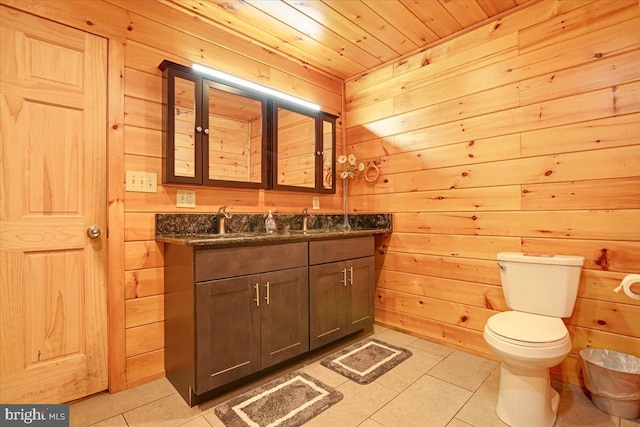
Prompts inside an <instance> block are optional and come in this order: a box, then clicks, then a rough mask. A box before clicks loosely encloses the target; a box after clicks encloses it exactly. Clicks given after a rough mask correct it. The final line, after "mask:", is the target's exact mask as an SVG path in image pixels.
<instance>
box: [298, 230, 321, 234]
mask: <svg viewBox="0 0 640 427" xmlns="http://www.w3.org/2000/svg"><path fill="white" fill-rule="evenodd" d="M328 231H330V230H289V233H292V234H320V233H327V232H328Z"/></svg>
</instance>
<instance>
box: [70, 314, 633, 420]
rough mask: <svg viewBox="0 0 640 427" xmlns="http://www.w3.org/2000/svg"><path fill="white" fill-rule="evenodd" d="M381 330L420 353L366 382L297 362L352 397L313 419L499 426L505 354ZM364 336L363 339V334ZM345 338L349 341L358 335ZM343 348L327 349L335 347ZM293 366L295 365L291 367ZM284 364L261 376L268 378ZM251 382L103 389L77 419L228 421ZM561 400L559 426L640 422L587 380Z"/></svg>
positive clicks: (564, 389)
mask: <svg viewBox="0 0 640 427" xmlns="http://www.w3.org/2000/svg"><path fill="white" fill-rule="evenodd" d="M374 334H375V335H373V336H375V338H377V339H380V340H382V341H385V342H388V343H389V344H394V345H397V346H400V347H406V348H408V349H410V350H411V352H412V353H413V356H412V357H410V358H409V359H407V360H406V361H404V362H402V363H401V364H400V365H398V366H397V367H395V368H394V369H393V370H391V371H389V372H387V373H386V374H384V375H383V376H381V377H380V378H378V379H377V380H376V381H374V382H372V383H371V384H368V385H359V384H356V383H354V382H353V381H350V380H348V379H346V378H344V377H343V376H341V375H339V374H337V373H335V372H333V371H331V370H329V369H327V368H325V367H323V366H322V365H320V363H319V362H318V360H320V359H321V358H322V357H323V356H324V355H325V354H321V355H317V357H314V359H313V360H311V361H309V360H307V361H305V362H304V363H301V364H299V365H298V366H295V367H294V368H293V369H300V370H302V371H304V372H306V373H308V374H309V375H311V376H313V377H315V378H317V379H319V380H320V381H322V382H324V383H325V384H327V385H329V386H331V387H334V388H336V389H338V390H340V391H341V392H342V394H343V395H344V398H343V399H342V400H341V401H340V402H339V403H337V404H336V405H334V406H332V407H331V408H329V409H328V410H327V411H325V412H323V413H322V414H320V415H318V416H317V417H315V418H313V419H312V420H310V421H309V422H308V423H307V424H305V425H306V426H315V427H334V426H339V427H348V426H359V427H411V426H419V427H430V426H447V427H469V426H474V427H497V426H504V425H505V424H503V423H502V422H501V421H500V420H499V419H498V418H497V416H496V414H495V401H496V396H497V393H498V382H499V378H500V370H499V369H498V368H499V365H498V363H497V362H495V361H493V360H489V359H484V358H482V357H478V356H474V355H471V354H468V353H464V352H461V351H457V350H452V349H450V348H448V347H445V346H441V345H438V344H434V343H431V342H428V341H425V340H421V339H418V338H415V337H412V336H410V335H406V334H403V333H400V332H397V331H393V330H390V329H386V328H382V327H378V326H376V327H375V328H374ZM362 338H363V337H362V336H359V337H357V338H356V340H360V339H362ZM351 342H352V341H350V342H347V343H344V344H343V346H347V345H349V344H350V343H351ZM334 351H336V349H331V350H330V351H327V352H326V353H327V354H330V353H333V352H334ZM290 370H291V369H290ZM281 374H282V372H279V373H277V374H274V375H272V376H270V377H269V378H265V379H264V380H262V381H260V383H264V382H266V381H268V380H271V379H273V378H274V377H276V376H278V375H281ZM256 385H257V383H253V384H251V385H247V386H246V387H244V388H242V389H239V390H236V391H234V392H233V393H229V394H226V395H224V396H220V397H218V398H215V399H213V400H211V401H208V402H205V403H203V404H201V405H198V406H195V407H193V408H190V407H189V406H188V405H187V404H186V403H185V402H184V401H183V400H182V398H181V397H180V396H179V395H178V393H177V392H176V391H175V390H174V388H173V386H172V385H171V384H170V383H169V382H168V381H167V380H166V379H164V378H163V379H160V380H157V381H154V382H152V383H148V384H144V385H142V386H139V387H136V388H134V389H130V390H126V391H123V392H120V393H116V394H108V393H103V394H99V395H96V396H93V397H91V398H88V399H85V400H82V401H80V402H76V403H74V404H72V405H71V408H70V411H71V414H70V416H71V425H72V426H94V427H126V426H131V427H133V426H135V427H138V426H150V427H151V426H153V427H162V426H168V427H173V426H185V427H224V425H223V424H222V422H221V421H220V420H219V419H218V418H217V417H216V415H215V414H214V408H215V406H217V405H218V404H220V403H222V402H224V401H226V400H228V399H230V398H231V397H233V396H235V395H238V394H240V393H241V392H244V391H246V390H248V389H251V388H253V387H255V386H256ZM553 385H554V387H555V388H556V390H558V391H559V392H560V396H561V402H560V409H559V413H558V420H557V421H556V424H555V425H556V426H557V427H570V426H571V427H573V426H575V427H578V426H579V427H583V426H603V427H605V426H606V427H609V426H611V427H614V426H615V427H638V426H640V420H635V421H629V420H625V419H620V418H618V417H614V416H611V415H607V414H605V413H604V412H601V411H600V410H598V409H597V408H596V407H595V406H593V404H592V403H591V401H590V400H589V399H588V398H587V397H586V396H585V394H584V392H583V390H582V389H581V388H580V387H576V386H573V385H570V384H566V383H562V382H554V384H553Z"/></svg>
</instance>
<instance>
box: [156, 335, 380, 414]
mask: <svg viewBox="0 0 640 427" xmlns="http://www.w3.org/2000/svg"><path fill="white" fill-rule="evenodd" d="M372 332H373V325H371V326H367V327H365V328H364V329H360V330H359V331H356V332H354V333H352V334H350V335H347V336H345V337H343V338H340V339H339V340H337V341H334V342H332V343H330V344H326V345H324V346H322V347H320V348H317V349H315V350H312V351H309V352H307V353H304V354H301V355H299V356H296V357H294V358H292V359H289V360H286V361H284V362H281V363H279V364H277V365H274V366H271V367H269V368H266V369H263V370H261V371H258V372H255V373H253V374H251V375H248V376H246V377H244V378H240V379H238V380H235V381H233V382H230V383H228V384H225V385H223V386H220V387H217V388H215V389H212V390H209V391H206V392H204V393H196V392H194V391H193V388H191V387H189V389H188V390H186V393H181V392H180V389H179V388H178V387H177V386H176V384H175V383H174V382H173V381H172V380H171V376H170V375H167V379H169V382H171V384H172V385H173V386H174V387H175V388H176V390H177V391H178V393H180V395H181V396H182V398H183V399H185V401H186V402H187V404H188V405H189V406H191V407H193V406H196V405H199V404H201V403H203V402H206V401H208V400H212V399H214V398H216V397H220V396H222V395H224V394H226V393H229V392H231V391H236V392H237V393H241V392H243V391H244V390H242V389H241V387H242V386H244V385H247V384H248V383H251V382H253V381H258V382H256V383H255V384H251V387H250V388H249V387H247V391H248V390H249V389H252V388H255V387H258V386H260V385H262V384H264V383H267V382H268V381H270V380H272V379H275V377H276V376H279V375H282V374H284V373H286V372H289V371H291V369H292V368H294V365H296V363H299V364H300V366H298V367H302V366H306V365H307V364H308V363H305V362H315V361H316V360H319V359H321V358H322V357H324V356H326V355H328V354H330V353H331V352H333V351H335V350H337V348H339V347H343V346H344V345H345V344H350V343H351V341H354V342H355V341H357V340H360V339H362V338H363V337H364V336H365V335H369V334H370V333H372ZM361 335H362V336H361ZM237 393H234V394H237ZM231 397H233V396H231V395H229V396H224V400H225V401H226V400H228V399H230V398H231ZM220 403H222V400H221V401H220Z"/></svg>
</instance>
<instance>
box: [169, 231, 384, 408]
mask: <svg viewBox="0 0 640 427" xmlns="http://www.w3.org/2000/svg"><path fill="white" fill-rule="evenodd" d="M373 252H374V238H373V237H372V236H366V237H349V238H340V239H333V240H315V239H311V240H306V239H305V240H304V241H301V240H297V238H296V240H295V241H293V242H270V243H268V244H261V243H254V244H253V245H246V244H245V246H223V247H219V248H216V247H213V246H188V245H183V244H165V249H164V257H165V267H164V278H165V371H166V375H167V378H168V379H169V381H171V383H172V384H173V385H174V387H175V388H176V390H177V391H178V392H179V393H180V394H181V395H182V397H183V398H184V399H185V401H187V403H189V404H190V405H192V406H193V405H194V404H196V403H198V402H200V401H202V400H204V399H206V398H207V397H208V396H210V395H212V394H213V393H217V392H219V391H221V390H223V389H224V388H226V387H231V386H233V385H234V384H237V383H238V382H240V381H242V380H244V379H246V378H249V377H251V376H252V375H254V374H255V375H260V372H261V371H264V370H265V369H268V368H269V367H273V366H275V365H278V364H280V363H283V362H286V361H287V360H290V359H292V358H294V357H296V356H299V355H302V354H305V353H307V352H309V351H310V350H313V349H316V348H318V347H321V346H323V345H325V344H329V343H331V342H333V341H335V340H338V339H340V338H342V337H344V336H346V335H349V334H351V333H353V332H357V331H359V330H362V329H364V328H366V327H367V326H369V325H372V324H373V318H374V311H373V303H374V302H373V292H374V257H373Z"/></svg>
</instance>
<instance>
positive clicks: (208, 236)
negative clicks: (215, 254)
mask: <svg viewBox="0 0 640 427" xmlns="http://www.w3.org/2000/svg"><path fill="white" fill-rule="evenodd" d="M255 235H256V233H249V232H242V233H225V234H217V233H210V234H209V233H207V234H197V235H196V236H195V237H197V238H200V239H234V238H238V237H252V236H255Z"/></svg>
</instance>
